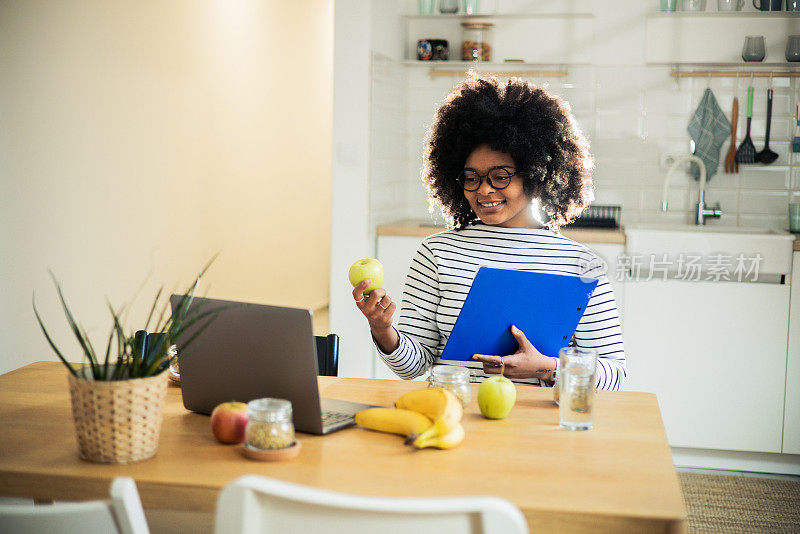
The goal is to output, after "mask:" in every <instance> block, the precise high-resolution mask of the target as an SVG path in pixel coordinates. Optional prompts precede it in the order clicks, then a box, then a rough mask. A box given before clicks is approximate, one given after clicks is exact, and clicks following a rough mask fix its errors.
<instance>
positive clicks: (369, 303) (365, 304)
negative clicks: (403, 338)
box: [353, 278, 400, 354]
mask: <svg viewBox="0 0 800 534" xmlns="http://www.w3.org/2000/svg"><path fill="white" fill-rule="evenodd" d="M371 283H372V280H370V279H369V278H367V279H366V280H362V281H361V283H360V284H358V285H357V286H356V287H355V288H353V299H355V301H356V306H357V307H358V309H359V310H360V311H361V313H363V314H364V317H366V318H367V322H369V329H370V330H371V331H372V337H374V338H375V341H377V343H378V346H379V347H380V349H381V350H382V351H383V352H385V353H386V354H390V353H392V352H394V351H395V350H397V346H398V345H399V343H400V339H399V337H398V335H397V331H396V330H395V329H394V328H392V316H394V312H395V310H396V309H397V304H395V303H394V301H392V299H391V297H389V295H387V294H386V290H385V289H383V288H378V289H373V290H372V291H371V292H370V294H369V295H365V294H364V290H365V289H366V288H367V287H369V285H370V284H371ZM387 349H389V350H387Z"/></svg>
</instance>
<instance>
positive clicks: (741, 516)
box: [678, 472, 800, 534]
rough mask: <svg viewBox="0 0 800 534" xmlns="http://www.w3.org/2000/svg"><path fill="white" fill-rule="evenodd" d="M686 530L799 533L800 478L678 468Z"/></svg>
mask: <svg viewBox="0 0 800 534" xmlns="http://www.w3.org/2000/svg"><path fill="white" fill-rule="evenodd" d="M678 478H679V479H680V483H681V488H682V489H683V498H684V501H685V502H686V509H687V512H688V514H689V529H688V530H689V532H690V533H694V532H698V533H699V532H720V533H722V532H724V533H728V532H731V533H733V532H735V533H741V532H754V533H755V532H757V533H762V532H763V533H767V532H786V533H793V534H797V533H800V481H794V480H776V479H770V478H755V477H745V476H736V475H708V474H696V473H685V472H679V473H678Z"/></svg>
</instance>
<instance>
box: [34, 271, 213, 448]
mask: <svg viewBox="0 0 800 534" xmlns="http://www.w3.org/2000/svg"><path fill="white" fill-rule="evenodd" d="M213 261H214V260H213V259H212V260H211V261H210V262H209V263H208V264H207V265H206V266H205V267H204V268H203V269H202V270H201V272H200V274H199V275H198V276H197V278H196V279H195V281H194V283H192V285H191V286H190V287H189V288H188V289H187V290H186V291H185V292H184V293H183V295H182V296H181V299H180V302H179V304H178V305H177V306H176V307H175V308H174V309H173V310H172V312H171V313H168V308H169V306H170V304H169V301H168V299H167V302H165V303H163V304H162V305H161V310H160V312H158V313H157V312H156V310H157V308H159V305H160V297H161V294H162V290H163V288H162V289H159V290H158V292H157V293H156V296H155V298H154V299H153V304H152V306H151V308H150V313H149V314H148V317H147V321H146V322H145V325H144V329H142V330H138V331H136V332H135V333H132V334H131V333H130V331H128V330H126V329H125V327H123V325H122V320H121V315H122V311H123V310H122V309H119V310H115V309H114V308H113V306H111V304H109V305H108V308H109V310H110V312H111V318H112V326H111V331H110V333H109V334H108V341H107V343H106V347H105V352H104V354H100V353H98V352H96V351H95V348H94V346H93V345H92V342H91V340H90V339H89V336H88V335H87V334H86V331H85V330H84V328H83V327H82V326H81V325H80V324H79V323H78V322H77V321H76V320H75V318H74V317H73V315H72V312H71V311H70V309H69V306H68V305H67V303H66V300H65V298H64V293H63V291H62V289H61V285H60V284H59V282H58V281H57V280H56V278H55V276H53V275H52V273H51V276H52V277H53V282H54V283H55V286H56V291H57V293H58V297H59V300H60V302H61V306H62V308H63V309H64V314H65V315H66V318H67V322H68V323H69V326H70V329H71V330H72V332H73V333H74V334H75V337H76V339H77V341H78V344H79V345H80V348H81V350H82V352H83V357H84V359H86V360H88V363H86V364H85V365H76V364H74V363H70V362H69V361H68V360H67V359H66V358H65V356H64V353H63V352H62V351H61V350H60V349H59V348H58V347H57V346H56V345H55V343H54V342H53V340H52V338H51V337H50V334H49V333H48V331H47V329H46V328H45V326H44V322H43V321H42V319H41V317H40V315H39V311H38V310H37V309H36V301H35V297H34V301H33V311H34V314H35V315H36V320H37V321H38V323H39V326H40V327H41V329H42V332H43V333H44V336H45V338H46V339H47V342H48V343H49V344H50V347H51V348H52V349H53V350H54V351H55V353H56V355H57V356H58V358H59V359H60V360H61V361H62V362H63V363H64V365H65V366H66V367H67V370H68V371H69V374H68V381H69V391H70V397H71V401H72V417H73V420H74V422H75V433H76V437H77V440H78V452H79V455H80V457H81V458H83V459H85V460H89V461H92V462H103V463H119V464H124V463H131V462H138V461H142V460H146V459H148V458H150V457H152V456H153V455H154V454H155V453H156V449H157V447H158V438H159V434H160V431H161V420H162V415H163V413H162V412H163V407H164V399H165V397H166V393H167V375H168V373H167V372H165V371H166V370H167V369H168V368H169V360H170V356H171V355H172V352H171V347H172V345H173V343H175V341H176V340H178V339H179V338H180V337H181V334H183V333H184V331H185V330H186V329H187V328H188V327H190V326H192V325H194V324H195V323H198V322H199V321H202V323H200V331H202V329H204V328H205V327H206V326H208V324H210V322H211V321H213V320H214V318H215V317H216V315H217V313H218V312H219V311H220V310H219V309H197V310H195V309H192V311H191V312H190V305H191V304H192V301H193V299H194V293H195V290H196V289H197V286H198V284H199V282H200V278H201V277H202V276H203V274H205V272H206V271H207V270H208V268H209V267H210V265H211V263H212V262H213ZM156 316H157V317H156ZM151 323H153V332H152V333H148V332H147V329H148V328H150V325H151ZM197 334H199V332H197V333H195V334H194V335H193V336H192V338H191V339H189V340H186V341H185V342H182V343H181V346H182V347H183V348H184V349H185V348H186V347H187V346H188V345H189V344H190V343H191V341H193V340H194V338H196V337H197Z"/></svg>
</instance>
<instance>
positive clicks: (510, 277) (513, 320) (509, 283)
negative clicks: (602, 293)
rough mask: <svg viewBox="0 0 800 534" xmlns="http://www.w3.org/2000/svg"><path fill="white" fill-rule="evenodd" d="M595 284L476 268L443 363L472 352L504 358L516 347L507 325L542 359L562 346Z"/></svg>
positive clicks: (586, 280) (573, 278)
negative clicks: (518, 330) (542, 355)
mask: <svg viewBox="0 0 800 534" xmlns="http://www.w3.org/2000/svg"><path fill="white" fill-rule="evenodd" d="M597 282H598V281H597V280H595V279H593V278H584V277H580V276H569V275H562V274H552V273H536V272H527V271H512V270H508V269H494V268H490V267H481V268H480V269H478V273H477V274H476V275H475V279H474V280H473V282H472V287H471V288H470V290H469V293H468V294H467V299H466V301H465V302H464V306H463V307H462V308H461V313H459V315H458V318H457V319H456V323H455V325H454V326H453V331H452V333H451V334H450V338H449V339H448V340H447V344H446V345H445V347H444V350H443V351H442V356H441V358H442V359H443V360H459V361H466V360H470V359H471V358H472V355H473V354H492V355H500V356H504V355H507V354H513V353H514V352H516V350H517V348H518V343H517V340H516V339H515V338H514V336H513V335H512V334H511V325H516V327H517V328H519V329H520V330H522V332H524V334H525V336H526V337H527V338H528V341H530V342H531V343H532V344H533V346H534V347H536V349H537V350H538V351H539V352H541V353H542V354H544V355H545V356H551V357H554V358H555V357H558V351H559V350H560V349H561V348H562V347H566V346H567V345H568V344H569V342H570V340H571V339H572V335H573V334H574V333H575V328H577V326H578V322H580V320H581V317H583V313H584V311H585V309H586V305H587V304H588V303H589V299H590V298H591V296H592V293H593V292H594V290H595V287H597Z"/></svg>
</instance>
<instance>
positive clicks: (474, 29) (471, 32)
mask: <svg viewBox="0 0 800 534" xmlns="http://www.w3.org/2000/svg"><path fill="white" fill-rule="evenodd" d="M461 26H462V27H463V28H464V41H463V43H462V45H461V59H462V60H464V61H491V60H492V45H491V37H492V29H493V28H494V24H492V23H491V22H477V21H467V22H462V23H461Z"/></svg>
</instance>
